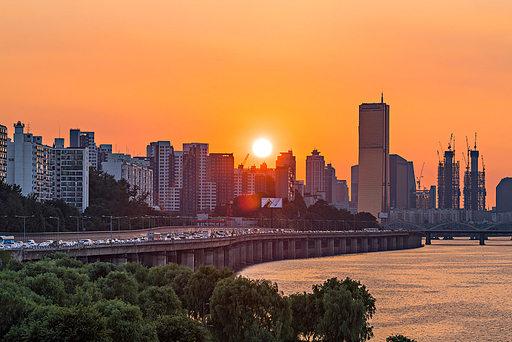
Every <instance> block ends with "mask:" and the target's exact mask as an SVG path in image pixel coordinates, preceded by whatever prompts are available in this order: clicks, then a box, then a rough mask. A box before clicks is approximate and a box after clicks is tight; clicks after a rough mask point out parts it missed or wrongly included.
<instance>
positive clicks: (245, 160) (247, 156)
mask: <svg viewBox="0 0 512 342" xmlns="http://www.w3.org/2000/svg"><path fill="white" fill-rule="evenodd" d="M247 159H249V153H247V155H246V156H245V158H244V161H243V162H242V164H240V166H242V169H243V168H244V166H245V163H247Z"/></svg>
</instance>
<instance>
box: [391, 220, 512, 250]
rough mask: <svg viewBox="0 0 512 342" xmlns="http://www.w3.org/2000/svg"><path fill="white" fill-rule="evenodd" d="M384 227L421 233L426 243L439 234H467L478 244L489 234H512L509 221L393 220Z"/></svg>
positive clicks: (444, 235)
mask: <svg viewBox="0 0 512 342" xmlns="http://www.w3.org/2000/svg"><path fill="white" fill-rule="evenodd" d="M383 228H384V229H406V230H408V231H416V232H419V233H421V234H423V235H424V236H425V238H426V242H425V243H426V244H427V245H430V244H431V242H432V239H433V238H438V237H440V236H443V237H448V238H451V237H453V236H457V235H458V236H463V235H464V236H468V237H470V238H472V239H475V240H476V239H478V240H479V242H480V245H485V240H486V239H487V237H489V236H491V235H499V236H512V225H511V224H510V223H466V222H440V223H436V224H428V223H425V224H417V223H411V222H404V221H395V222H390V223H387V224H385V225H383Z"/></svg>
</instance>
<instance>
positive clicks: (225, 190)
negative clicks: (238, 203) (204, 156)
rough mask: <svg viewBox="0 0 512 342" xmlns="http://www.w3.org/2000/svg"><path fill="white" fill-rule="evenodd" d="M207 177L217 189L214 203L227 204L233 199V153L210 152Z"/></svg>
mask: <svg viewBox="0 0 512 342" xmlns="http://www.w3.org/2000/svg"><path fill="white" fill-rule="evenodd" d="M208 167H209V172H208V173H209V179H210V182H212V183H215V185H216V189H217V196H216V205H227V204H228V203H229V201H232V200H233V198H234V197H233V195H234V179H235V174H234V170H235V158H234V156H233V153H210V155H209V156H208Z"/></svg>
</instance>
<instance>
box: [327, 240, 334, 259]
mask: <svg viewBox="0 0 512 342" xmlns="http://www.w3.org/2000/svg"><path fill="white" fill-rule="evenodd" d="M327 255H334V238H329V239H327Z"/></svg>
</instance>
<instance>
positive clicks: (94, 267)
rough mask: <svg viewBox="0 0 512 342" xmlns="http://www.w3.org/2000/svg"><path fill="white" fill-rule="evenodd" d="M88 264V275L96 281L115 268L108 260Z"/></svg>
mask: <svg viewBox="0 0 512 342" xmlns="http://www.w3.org/2000/svg"><path fill="white" fill-rule="evenodd" d="M89 265H90V266H89ZM89 265H88V267H90V269H89V272H88V275H89V278H90V279H91V280H92V281H96V280H98V279H99V278H101V277H106V276H107V275H108V274H109V273H110V272H112V271H115V270H117V266H116V265H114V264H111V263H109V262H101V261H97V262H95V263H93V264H89Z"/></svg>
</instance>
